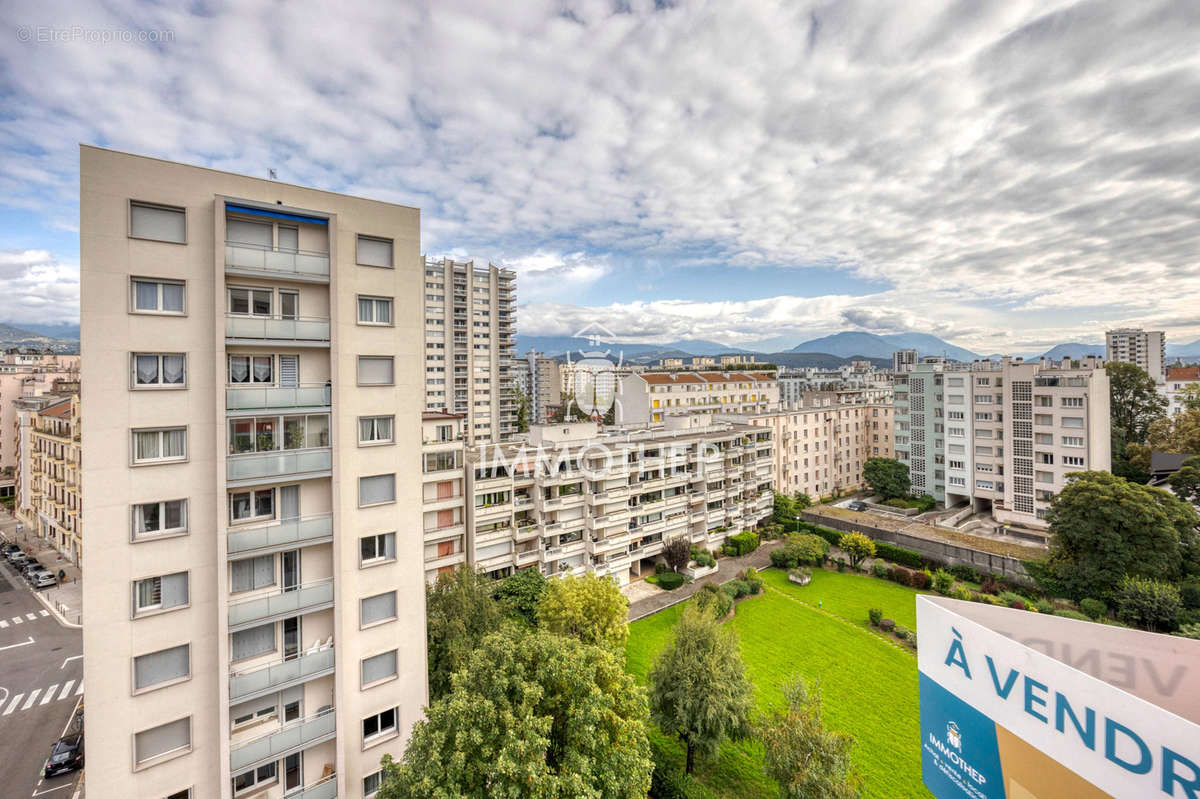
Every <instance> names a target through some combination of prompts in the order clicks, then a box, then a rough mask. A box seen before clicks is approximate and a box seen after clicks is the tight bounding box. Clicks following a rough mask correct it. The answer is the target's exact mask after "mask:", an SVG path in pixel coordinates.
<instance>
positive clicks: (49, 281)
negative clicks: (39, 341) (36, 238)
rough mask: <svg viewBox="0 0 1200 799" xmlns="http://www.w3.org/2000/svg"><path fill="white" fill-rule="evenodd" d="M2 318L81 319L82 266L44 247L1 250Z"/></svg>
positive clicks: (23, 320) (32, 320)
mask: <svg viewBox="0 0 1200 799" xmlns="http://www.w3.org/2000/svg"><path fill="white" fill-rule="evenodd" d="M0 279H2V280H3V281H4V291H3V292H0V319H3V320H5V321H10V322H17V323H19V322H50V323H53V322H72V321H74V320H76V319H78V318H79V267H78V266H77V265H69V264H60V263H58V261H56V260H55V258H54V256H52V255H51V254H50V253H49V252H47V251H45V250H0Z"/></svg>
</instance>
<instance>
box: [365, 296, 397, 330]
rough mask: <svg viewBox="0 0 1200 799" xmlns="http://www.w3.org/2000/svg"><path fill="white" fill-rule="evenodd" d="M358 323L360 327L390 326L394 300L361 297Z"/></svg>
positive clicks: (389, 298)
mask: <svg viewBox="0 0 1200 799" xmlns="http://www.w3.org/2000/svg"><path fill="white" fill-rule="evenodd" d="M358 323H359V324H360V325H390V324H391V323H392V298H391V297H359V298H358Z"/></svg>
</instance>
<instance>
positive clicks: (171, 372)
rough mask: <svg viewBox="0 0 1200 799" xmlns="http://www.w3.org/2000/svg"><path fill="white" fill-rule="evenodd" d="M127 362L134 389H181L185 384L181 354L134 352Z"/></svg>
mask: <svg viewBox="0 0 1200 799" xmlns="http://www.w3.org/2000/svg"><path fill="white" fill-rule="evenodd" d="M129 362H130V371H131V373H132V374H131V378H130V379H131V383H132V385H133V387H134V388H151V387H156V386H157V387H167V388H183V387H184V386H185V385H186V384H187V379H186V371H187V370H186V361H185V359H184V356H183V353H150V352H135V353H133V354H132V355H130V356H129Z"/></svg>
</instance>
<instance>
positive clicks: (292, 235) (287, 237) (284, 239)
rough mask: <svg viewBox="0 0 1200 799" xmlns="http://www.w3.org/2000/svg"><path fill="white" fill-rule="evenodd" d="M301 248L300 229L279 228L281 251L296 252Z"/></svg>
mask: <svg viewBox="0 0 1200 799" xmlns="http://www.w3.org/2000/svg"><path fill="white" fill-rule="evenodd" d="M298 249H300V231H299V230H298V229H296V228H294V227H283V226H280V228H279V250H280V252H296V250H298Z"/></svg>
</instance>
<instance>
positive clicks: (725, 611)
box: [695, 583, 733, 619]
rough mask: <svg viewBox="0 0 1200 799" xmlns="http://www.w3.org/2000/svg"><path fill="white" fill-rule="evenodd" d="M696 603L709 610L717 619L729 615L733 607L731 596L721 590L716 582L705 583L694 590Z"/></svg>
mask: <svg viewBox="0 0 1200 799" xmlns="http://www.w3.org/2000/svg"><path fill="white" fill-rule="evenodd" d="M695 601H696V604H697V605H699V606H700V607H702V608H704V609H705V610H707V611H709V612H710V613H712V614H713V616H715V617H716V618H718V619H723V618H725V617H726V616H728V615H729V611H730V610H732V609H733V597H731V596H729V594H727V593H725V592H724V591H722V590H721V586H719V585H717V584H716V583H705V584H704V585H702V586H700V590H699V591H697V592H696V596H695Z"/></svg>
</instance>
